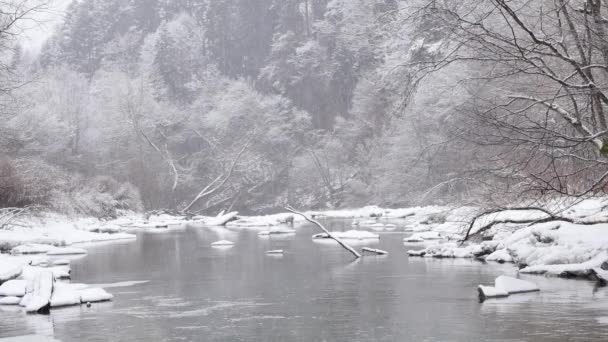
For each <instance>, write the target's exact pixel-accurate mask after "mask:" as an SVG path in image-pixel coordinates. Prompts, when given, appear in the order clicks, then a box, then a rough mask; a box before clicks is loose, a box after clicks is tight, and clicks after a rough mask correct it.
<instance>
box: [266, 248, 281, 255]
mask: <svg viewBox="0 0 608 342" xmlns="http://www.w3.org/2000/svg"><path fill="white" fill-rule="evenodd" d="M266 254H283V250H282V249H275V250H271V251H266Z"/></svg>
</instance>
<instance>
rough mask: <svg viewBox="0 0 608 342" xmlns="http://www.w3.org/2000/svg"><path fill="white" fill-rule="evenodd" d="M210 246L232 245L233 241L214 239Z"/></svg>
mask: <svg viewBox="0 0 608 342" xmlns="http://www.w3.org/2000/svg"><path fill="white" fill-rule="evenodd" d="M211 246H212V247H222V246H234V242H232V241H228V240H220V241H215V242H213V243H212V244H211Z"/></svg>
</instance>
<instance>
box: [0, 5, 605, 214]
mask: <svg viewBox="0 0 608 342" xmlns="http://www.w3.org/2000/svg"><path fill="white" fill-rule="evenodd" d="M48 5H49V3H48V2H46V1H42V0H20V1H9V2H6V4H4V3H3V6H5V7H6V10H5V11H3V12H2V13H1V14H0V25H1V28H0V43H1V44H2V48H3V53H2V55H1V59H2V63H1V65H0V67H1V73H2V77H1V82H2V87H1V93H0V95H1V106H2V107H1V110H0V115H1V117H2V120H1V121H0V207H42V208H45V209H48V210H51V211H56V212H60V213H64V214H69V215H91V216H96V217H115V216H116V215H117V212H119V211H120V210H135V211H142V210H148V211H149V210H156V209H170V210H175V211H178V212H189V213H195V214H200V213H216V212H219V211H220V210H224V209H229V210H232V209H234V210H238V211H240V212H243V213H252V214H253V213H262V212H270V211H273V210H275V209H277V208H282V207H283V206H284V205H285V204H287V203H289V204H291V205H293V206H295V207H303V208H313V209H315V208H344V207H360V206H363V205H367V204H377V205H383V206H389V207H390V206H392V207H404V206H417V205H429V204H450V205H477V206H481V207H501V206H506V205H507V204H513V203H516V204H519V203H525V204H526V205H531V203H533V204H538V203H541V204H542V203H546V201H548V200H551V199H555V198H568V199H578V198H587V197H593V196H597V195H601V194H603V191H604V185H605V183H606V178H607V177H608V170H607V169H606V165H607V163H608V160H607V159H606V155H607V153H608V147H606V142H607V141H608V140H607V138H608V137H607V135H608V125H607V119H606V115H607V114H606V110H607V106H608V94H607V93H606V83H607V82H608V78H607V76H608V40H607V37H606V36H607V35H608V19H606V18H607V17H608V11H607V10H606V6H607V4H606V3H605V2H604V1H602V0H585V1H583V0H581V1H567V0H534V1H521V0H474V1H473V0H472V1H449V0H443V1H441V0H408V1H399V0H366V1H363V0H256V1H251V0H128V1H127V0H82V1H74V2H72V3H71V4H70V5H69V7H68V8H67V10H66V14H65V17H64V20H63V23H62V24H61V25H59V26H57V28H56V29H55V30H54V31H53V32H52V34H51V35H50V38H49V39H48V40H47V41H46V43H45V44H44V46H43V47H42V49H41V51H40V53H38V54H35V55H32V54H27V53H24V50H23V47H22V42H21V40H20V38H19V37H20V35H21V33H22V31H23V30H24V26H23V25H20V23H22V22H27V21H32V20H35V14H36V12H40V11H45V9H46V8H47V6H48Z"/></svg>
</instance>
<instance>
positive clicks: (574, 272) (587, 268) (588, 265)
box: [519, 252, 608, 277]
mask: <svg viewBox="0 0 608 342" xmlns="http://www.w3.org/2000/svg"><path fill="white" fill-rule="evenodd" d="M606 260H608V253H606V252H602V253H599V254H598V255H596V256H595V257H593V258H591V259H590V260H587V261H585V262H581V263H576V264H554V265H534V266H528V267H524V268H522V269H521V270H519V272H520V273H529V274H545V275H551V276H560V277H589V276H591V275H592V270H593V269H594V268H598V267H600V266H601V265H602V264H603V263H604V262H605V261H606Z"/></svg>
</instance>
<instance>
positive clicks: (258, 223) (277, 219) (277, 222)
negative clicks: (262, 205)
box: [226, 213, 295, 228]
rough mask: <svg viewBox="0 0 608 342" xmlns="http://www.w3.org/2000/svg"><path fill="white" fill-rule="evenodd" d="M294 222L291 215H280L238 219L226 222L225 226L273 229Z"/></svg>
mask: <svg viewBox="0 0 608 342" xmlns="http://www.w3.org/2000/svg"><path fill="white" fill-rule="evenodd" d="M294 221H295V217H294V215H293V214H291V213H281V214H274V215H265V216H248V217H239V218H238V219H237V220H234V221H230V222H228V223H227V224H226V226H227V227H235V228H259V227H274V226H281V225H288V224H291V223H293V222H294Z"/></svg>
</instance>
